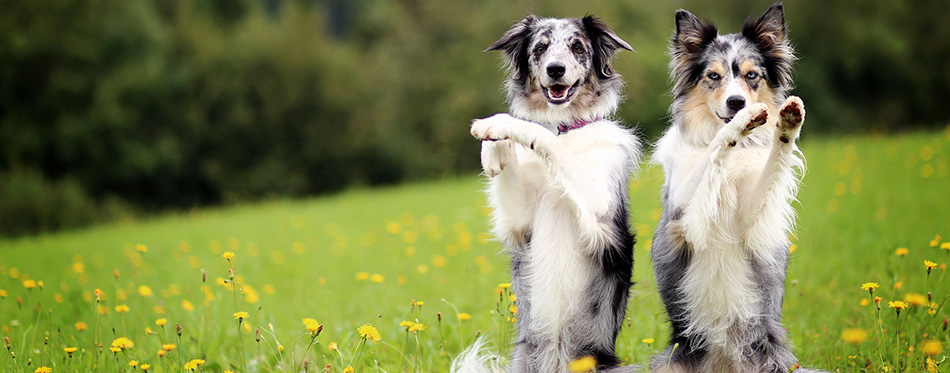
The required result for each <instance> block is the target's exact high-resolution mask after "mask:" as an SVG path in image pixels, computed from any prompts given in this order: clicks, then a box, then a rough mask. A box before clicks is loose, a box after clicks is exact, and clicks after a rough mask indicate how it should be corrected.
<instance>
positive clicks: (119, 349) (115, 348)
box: [109, 347, 122, 354]
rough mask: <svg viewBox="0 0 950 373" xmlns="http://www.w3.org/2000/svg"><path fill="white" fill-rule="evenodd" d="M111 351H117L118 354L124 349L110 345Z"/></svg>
mask: <svg viewBox="0 0 950 373" xmlns="http://www.w3.org/2000/svg"><path fill="white" fill-rule="evenodd" d="M109 351H112V353H116V354H117V353H119V352H120V351H122V349H121V348H118V347H109Z"/></svg>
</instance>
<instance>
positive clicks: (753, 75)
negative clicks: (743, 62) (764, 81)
mask: <svg viewBox="0 0 950 373" xmlns="http://www.w3.org/2000/svg"><path fill="white" fill-rule="evenodd" d="M758 77H759V73H757V72H755V71H749V72H748V73H746V74H745V78H746V79H749V80H755V79H757V78H758Z"/></svg>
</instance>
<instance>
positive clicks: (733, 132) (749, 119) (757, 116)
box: [720, 103, 769, 146]
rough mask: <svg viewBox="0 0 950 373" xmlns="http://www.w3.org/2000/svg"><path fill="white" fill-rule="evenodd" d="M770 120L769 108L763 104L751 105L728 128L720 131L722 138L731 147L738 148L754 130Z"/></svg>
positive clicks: (737, 115) (740, 112) (738, 114)
mask: <svg viewBox="0 0 950 373" xmlns="http://www.w3.org/2000/svg"><path fill="white" fill-rule="evenodd" d="M768 118H769V112H768V107H767V106H765V104H763V103H758V104H755V105H751V106H749V107H747V108H745V109H742V110H740V111H739V113H737V114H736V116H735V117H734V118H733V119H732V121H730V122H729V124H728V125H726V127H723V128H722V129H720V136H724V137H720V138H722V140H723V141H725V142H726V144H728V145H729V146H736V144H737V143H738V142H739V141H742V139H744V138H745V137H746V136H748V135H749V133H750V132H752V130H754V129H756V128H758V127H759V126H761V125H763V124H765V122H766V121H767V120H768Z"/></svg>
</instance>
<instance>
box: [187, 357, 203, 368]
mask: <svg viewBox="0 0 950 373" xmlns="http://www.w3.org/2000/svg"><path fill="white" fill-rule="evenodd" d="M204 363H205V361H204V360H202V359H194V360H192V361H189V362H187V363H185V369H191V370H195V369H198V367H199V366H201V364H204Z"/></svg>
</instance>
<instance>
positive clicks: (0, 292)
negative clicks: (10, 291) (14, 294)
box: [0, 289, 7, 298]
mask: <svg viewBox="0 0 950 373" xmlns="http://www.w3.org/2000/svg"><path fill="white" fill-rule="evenodd" d="M6 297H7V291H6V290H3V289H0V298H6Z"/></svg>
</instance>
